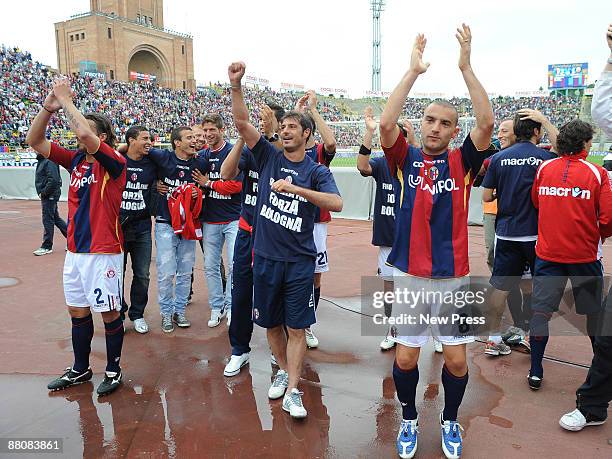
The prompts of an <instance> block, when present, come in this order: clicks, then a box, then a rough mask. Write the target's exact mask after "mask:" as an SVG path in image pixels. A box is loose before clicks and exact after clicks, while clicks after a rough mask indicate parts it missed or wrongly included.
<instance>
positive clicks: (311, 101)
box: [306, 89, 317, 110]
mask: <svg viewBox="0 0 612 459" xmlns="http://www.w3.org/2000/svg"><path fill="white" fill-rule="evenodd" d="M306 95H307V96H308V110H316V109H317V93H316V92H314V91H313V90H312V89H310V90H308V91H306Z"/></svg>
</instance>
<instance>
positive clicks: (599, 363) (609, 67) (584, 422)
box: [559, 24, 612, 431]
mask: <svg viewBox="0 0 612 459" xmlns="http://www.w3.org/2000/svg"><path fill="white" fill-rule="evenodd" d="M606 38H607V41H608V47H609V48H610V56H609V57H608V62H607V64H606V66H605V68H604V71H603V74H602V76H601V78H600V79H599V81H598V82H597V84H596V85H595V91H594V92H593V101H592V103H591V114H592V115H593V121H595V122H596V123H597V124H598V126H599V127H600V128H601V129H602V131H604V133H605V134H606V135H607V136H608V137H612V24H610V25H609V26H608V31H607V35H606ZM602 316H603V317H602V320H601V323H602V325H601V328H600V330H598V332H599V333H598V334H597V336H595V341H594V343H593V354H594V355H593V361H592V362H591V368H589V373H588V374H587V377H586V381H585V382H584V383H583V384H582V386H580V387H579V388H578V390H577V391H576V409H575V410H574V411H571V412H570V413H566V414H565V415H564V416H563V417H562V418H561V419H560V420H559V424H560V425H561V427H563V428H564V429H567V430H572V431H579V430H582V429H583V428H584V427H586V426H591V425H599V424H603V423H604V422H605V421H606V418H607V417H608V406H609V404H610V400H612V330H611V329H610V326H611V325H612V320H611V319H612V289H611V290H610V291H609V292H608V297H607V299H606V303H605V306H604V310H603V314H602Z"/></svg>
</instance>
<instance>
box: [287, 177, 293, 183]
mask: <svg viewBox="0 0 612 459" xmlns="http://www.w3.org/2000/svg"><path fill="white" fill-rule="evenodd" d="M285 181H286V182H288V183H293V177H291V176H290V175H288V176H287V178H286V179H285Z"/></svg>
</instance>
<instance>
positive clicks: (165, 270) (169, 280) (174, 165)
mask: <svg viewBox="0 0 612 459" xmlns="http://www.w3.org/2000/svg"><path fill="white" fill-rule="evenodd" d="M170 141H171V142H172V149H173V150H174V151H172V152H171V151H167V150H157V149H155V148H153V149H151V150H150V151H149V154H152V155H159V157H160V158H163V159H164V162H163V163H160V164H159V167H160V169H159V176H160V178H161V180H162V182H163V184H164V185H166V186H167V187H168V188H167V190H166V189H165V187H162V189H163V191H164V194H165V197H166V199H163V198H162V199H160V202H159V204H158V206H157V216H156V218H155V246H156V247H157V256H156V262H157V291H158V298H159V300H158V301H159V309H160V314H161V317H162V323H161V328H162V330H163V331H164V332H165V333H171V332H173V331H174V323H176V325H177V326H179V327H180V328H186V327H189V326H190V325H191V323H190V322H189V321H188V320H187V317H186V316H185V306H186V305H187V298H188V297H189V288H190V281H191V272H192V270H193V265H194V263H195V247H196V245H195V244H196V241H195V240H188V239H184V238H183V237H181V235H180V234H175V232H174V230H173V228H172V218H171V216H170V209H169V206H168V198H169V197H170V196H171V195H172V192H173V191H174V190H175V189H176V188H178V187H180V186H182V185H185V184H188V183H191V184H193V183H195V182H196V179H195V178H194V177H193V174H197V173H198V170H202V169H203V167H204V163H203V162H202V161H201V160H200V159H198V158H197V156H196V149H195V139H194V138H193V131H192V130H191V128H190V127H188V126H179V127H177V128H175V129H173V130H172V132H171V134H170ZM159 189H160V187H159V186H158V190H159ZM193 191H194V194H193V195H194V197H196V195H197V191H198V190H197V189H194V190H193Z"/></svg>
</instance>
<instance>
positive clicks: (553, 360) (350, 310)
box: [321, 297, 591, 370]
mask: <svg viewBox="0 0 612 459" xmlns="http://www.w3.org/2000/svg"><path fill="white" fill-rule="evenodd" d="M321 299H322V300H325V301H327V302H328V303H331V304H333V305H334V306H336V307H338V308H340V309H342V310H344V311H348V312H352V313H353V314H358V315H360V316H365V317H374V316H371V315H370V314H364V313H363V312H360V311H355V310H353V309H349V308H345V307H344V306H341V305H339V304H338V303H336V302H334V301H332V300H330V299H329V298H325V297H321ZM476 341H478V342H479V343H483V344H486V341H484V340H481V339H476ZM544 360H548V361H550V362H557V363H564V364H566V365H571V366H575V367H579V368H584V369H586V370H588V369H589V368H591V366H590V365H584V364H582V363H575V362H570V361H569V360H563V359H558V358H556V357H547V356H546V355H545V356H544Z"/></svg>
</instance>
